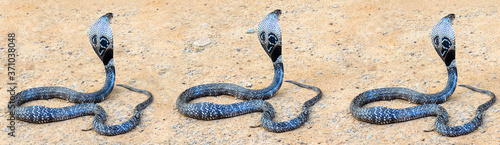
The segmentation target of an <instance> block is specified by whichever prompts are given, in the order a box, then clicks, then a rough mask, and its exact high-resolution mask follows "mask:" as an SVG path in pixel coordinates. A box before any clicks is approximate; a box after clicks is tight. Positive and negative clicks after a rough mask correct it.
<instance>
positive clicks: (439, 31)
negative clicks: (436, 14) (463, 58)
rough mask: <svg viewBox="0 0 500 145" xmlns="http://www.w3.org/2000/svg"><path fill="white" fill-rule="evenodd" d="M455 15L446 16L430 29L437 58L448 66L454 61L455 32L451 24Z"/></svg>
mask: <svg viewBox="0 0 500 145" xmlns="http://www.w3.org/2000/svg"><path fill="white" fill-rule="evenodd" d="M453 19H455V14H448V15H447V16H446V17H444V18H443V19H441V21H439V22H438V23H437V24H436V25H434V27H433V28H432V32H431V38H432V45H434V49H436V52H437V53H438V54H439V57H441V59H442V60H443V61H444V63H445V64H446V66H449V65H450V64H451V62H452V61H453V60H455V32H454V31H453V27H452V26H451V22H452V21H453Z"/></svg>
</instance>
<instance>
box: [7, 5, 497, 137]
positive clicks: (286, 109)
mask: <svg viewBox="0 0 500 145" xmlns="http://www.w3.org/2000/svg"><path fill="white" fill-rule="evenodd" d="M498 3H500V2H499V1H498V0H496V1H495V0H493V1H468V2H455V1H452V0H435V1H428V2H392V1H382V0H381V1H374V2H366V1H361V0H359V1H346V2H340V1H339V2H335V1H333V2H332V1H323V0H320V1H293V2H285V1H256V2H246V1H245V2H234V1H211V2H203V1H202V2H198V1H188V2H184V1H168V2H160V1H149V2H136V1H131V2H122V1H92V2H79V1H61V2H56V1H32V2H29V3H24V2H18V1H10V0H6V1H0V24H1V27H2V28H1V29H0V38H1V39H0V47H1V49H0V52H1V54H2V56H1V57H0V60H1V62H2V66H3V67H1V68H0V69H1V70H0V76H1V77H0V82H2V83H3V84H2V85H0V90H1V94H2V95H1V96H4V97H1V98H0V102H2V103H0V104H1V105H0V111H1V112H4V113H2V114H0V118H1V121H0V126H1V128H2V135H0V139H1V140H3V141H2V144H6V143H9V144H17V143H23V144H25V143H29V144H53V143H85V144H86V143H110V144H129V143H130V144H131V143H134V144H136V143H137V144H157V143H162V144H216V143H223V144H254V143H258V144H275V143H278V144H441V143H444V144H448V143H453V144H469V143H474V144H488V143H498V142H500V125H499V124H498V122H499V121H500V113H499V110H500V107H499V105H498V103H497V104H495V105H493V106H492V107H491V108H490V109H489V110H488V111H487V112H486V115H485V118H484V124H483V125H482V126H481V127H479V128H478V129H477V130H476V131H474V132H472V133H471V134H468V135H464V136H460V137H453V138H450V137H444V136H441V135H439V134H438V133H437V132H424V131H423V130H425V129H432V126H433V123H434V120H435V117H426V118H422V119H417V120H413V121H409V122H404V123H396V124H390V125H372V124H368V123H364V122H360V121H357V120H355V119H354V118H353V117H352V116H351V114H350V113H349V111H348V106H349V104H350V101H351V100H352V99H353V98H354V97H355V96H356V95H358V94H359V93H361V92H363V91H366V90H369V89H374V88H380V87H391V86H398V87H407V88H411V89H415V90H417V91H420V92H426V93H434V92H438V91H440V90H441V89H443V88H444V85H445V84H446V81H447V80H446V79H447V77H446V69H445V66H444V64H443V63H442V61H441V60H440V58H439V57H438V55H437V54H436V52H435V51H434V49H433V47H432V45H431V40H430V31H431V29H432V26H433V25H434V24H435V23H437V22H438V21H439V20H440V19H441V18H442V17H444V16H446V15H447V14H449V13H455V14H456V15H457V18H456V20H455V21H454V26H453V27H454V29H455V34H456V42H457V43H456V45H457V54H456V55H457V65H458V74H459V77H458V82H459V84H468V85H473V86H476V87H479V88H482V89H487V90H491V91H493V92H495V93H500V92H497V91H498V90H499V89H500V85H499V82H500V81H499V79H500V76H499V74H498V70H499V69H498V66H499V65H500V62H499V60H500V57H499V56H500V50H499V49H498V48H500V47H499V44H500V39H499V38H500V36H499V34H500V32H499V31H500V29H498V28H500V14H499V13H498V8H499V5H498ZM275 9H281V10H282V11H283V15H282V17H280V24H281V29H282V33H283V57H284V58H283V60H284V64H285V79H286V80H295V81H301V82H303V83H305V84H309V85H314V86H318V87H319V88H321V89H322V90H323V92H324V97H323V99H322V100H320V101H319V102H318V103H317V104H316V105H315V106H314V107H313V108H312V113H311V118H310V120H309V121H308V122H307V123H306V124H305V125H304V126H302V127H300V128H299V129H297V130H294V131H290V132H285V133H271V132H267V131H265V130H264V129H263V128H250V127H249V126H251V125H256V124H259V120H260V117H261V113H252V114H247V115H243V116H238V117H234V118H229V119H222V120H215V121H201V120H195V119H191V118H187V117H184V116H182V115H181V114H179V112H177V110H176V109H175V105H174V102H175V100H176V99H177V96H178V95H179V94H180V93H181V92H182V91H183V90H185V89H187V88H189V87H192V86H195V85H200V84H205V83H213V82H226V83H235V84H238V85H242V86H247V85H249V86H251V87H250V88H252V89H259V88H264V87H266V86H267V85H268V84H269V83H270V82H271V79H272V75H273V71H272V70H273V69H272V65H271V61H270V60H269V58H268V57H267V55H266V54H265V52H264V51H263V50H262V48H261V46H260V44H259V42H258V40H257V36H256V34H255V33H252V34H247V33H246V31H247V30H249V29H256V28H257V24H258V22H259V21H260V20H262V19H263V18H264V17H265V16H266V15H267V14H268V13H269V12H271V11H273V10H275ZM107 12H112V13H114V14H115V17H114V19H113V20H112V22H111V27H112V29H113V33H114V41H115V42H114V46H115V48H114V53H115V55H114V57H115V64H116V70H117V79H116V82H117V83H123V84H127V85H131V86H133V87H137V88H142V89H146V90H149V91H151V92H152V93H153V95H154V97H155V100H154V102H153V104H152V105H151V106H149V107H148V108H147V109H145V110H144V115H143V116H144V118H143V122H142V123H141V124H140V125H139V126H138V127H137V128H135V129H134V130H132V131H131V132H129V133H126V134H123V135H118V136H112V137H108V136H101V135H98V134H97V133H96V132H94V131H81V129H86V128H89V127H90V125H91V122H92V118H93V117H92V116H86V117H79V118H76V119H71V120H66V121H62V122H55V123H47V124H30V123H26V122H22V121H15V133H14V134H15V135H16V137H9V136H8V133H9V132H11V130H10V129H8V128H7V126H8V124H9V123H10V121H8V120H7V119H8V117H9V116H8V113H7V101H8V100H9V94H8V92H7V89H8V87H9V85H7V82H9V81H8V80H7V79H8V75H7V72H8V70H7V54H8V52H7V51H8V50H7V45H8V40H7V34H8V33H15V35H16V36H15V39H16V41H15V44H16V48H17V56H16V62H15V67H16V70H15V73H16V76H15V82H17V87H18V88H17V91H21V90H25V89H28V88H33V87H40V86H65V87H68V88H71V89H75V90H77V91H82V92H92V91H96V90H98V89H100V87H101V86H102V84H103V83H104V78H105V77H104V69H103V66H102V63H101V62H100V61H99V59H98V58H97V56H96V55H95V53H94V51H93V50H92V48H91V46H90V44H89V40H88V38H87V35H88V29H89V28H90V25H91V24H92V23H94V22H95V21H96V20H97V19H98V18H99V17H100V16H102V15H103V14H105V13H107ZM203 38H209V39H210V42H211V43H210V44H208V45H207V46H204V47H197V46H195V45H193V43H194V42H196V41H198V40H200V39H203ZM313 95H314V92H313V91H310V90H306V89H301V88H298V87H296V86H294V85H291V84H288V83H285V84H284V85H283V87H282V88H281V89H280V91H279V92H278V94H277V95H276V96H275V97H274V98H271V99H269V102H271V103H272V104H273V105H274V107H275V109H276V111H277V113H278V114H277V118H276V119H275V120H278V121H284V120H289V119H291V118H293V117H295V116H296V115H297V114H298V112H299V111H300V108H301V105H302V103H303V102H304V101H306V100H308V99H309V98H311V97H312V96H313ZM145 99H146V97H145V96H143V95H142V94H137V93H131V92H130V91H127V90H126V89H123V88H119V87H115V89H114V90H113V92H112V93H111V95H110V96H109V97H108V98H107V99H106V100H105V101H103V102H101V103H99V104H100V105H102V106H103V107H104V108H105V109H106V111H107V112H108V115H109V118H108V120H109V121H108V122H107V123H108V124H118V123H121V122H124V121H126V120H127V119H129V117H130V116H131V115H132V113H133V112H132V108H133V107H134V106H135V105H137V104H138V103H140V102H142V101H143V100H145ZM488 99H489V97H488V96H486V95H482V94H478V93H472V92H471V91H469V90H467V89H464V88H458V89H457V90H456V91H455V93H454V95H453V96H452V97H451V99H450V100H449V101H447V102H445V103H444V104H442V106H444V107H445V108H446V109H447V110H448V112H449V114H450V116H451V118H450V123H449V124H450V125H461V124H464V123H466V122H468V121H470V119H471V118H472V117H473V116H474V114H475V110H476V108H477V107H478V106H479V105H480V104H482V103H484V102H486V101H487V100H488ZM200 101H211V102H216V103H233V102H239V101H241V100H236V99H234V98H233V97H231V96H220V97H217V98H215V97H211V98H203V99H198V100H196V102H200ZM34 104H40V105H45V106H50V107H62V106H69V105H72V103H68V102H66V101H65V100H60V99H52V100H48V101H45V100H42V101H35V102H30V103H28V104H26V105H34ZM375 105H382V106H388V107H393V108H403V107H409V106H414V104H409V103H408V102H406V101H401V100H395V101H385V102H377V103H372V104H370V105H369V106H375Z"/></svg>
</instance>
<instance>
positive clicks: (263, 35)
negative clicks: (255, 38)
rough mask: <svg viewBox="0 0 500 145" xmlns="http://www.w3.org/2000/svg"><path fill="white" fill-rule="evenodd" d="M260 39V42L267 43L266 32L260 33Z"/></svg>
mask: <svg viewBox="0 0 500 145" xmlns="http://www.w3.org/2000/svg"><path fill="white" fill-rule="evenodd" d="M259 39H260V41H262V42H265V41H266V33H265V32H262V33H260V35H259Z"/></svg>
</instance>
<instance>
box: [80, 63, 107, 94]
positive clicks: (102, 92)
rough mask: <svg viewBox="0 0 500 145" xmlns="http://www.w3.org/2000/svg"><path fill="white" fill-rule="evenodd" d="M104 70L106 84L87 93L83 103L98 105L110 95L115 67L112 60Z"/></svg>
mask: <svg viewBox="0 0 500 145" xmlns="http://www.w3.org/2000/svg"><path fill="white" fill-rule="evenodd" d="M104 68H105V70H106V82H105V83H104V86H103V87H102V88H101V89H100V90H98V91H96V92H93V93H87V94H86V95H87V96H88V97H89V98H88V99H85V100H83V101H82V102H83V103H98V102H101V101H104V99H106V97H107V96H108V95H109V94H110V93H111V91H112V90H113V87H114V85H115V65H114V61H113V59H111V60H110V61H109V62H108V63H107V64H106V65H105V66H104Z"/></svg>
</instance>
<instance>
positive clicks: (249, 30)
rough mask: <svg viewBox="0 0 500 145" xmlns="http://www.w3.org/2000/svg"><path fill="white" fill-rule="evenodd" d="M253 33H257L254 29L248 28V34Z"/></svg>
mask: <svg viewBox="0 0 500 145" xmlns="http://www.w3.org/2000/svg"><path fill="white" fill-rule="evenodd" d="M252 33H255V30H253V29H248V30H247V34H252Z"/></svg>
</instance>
